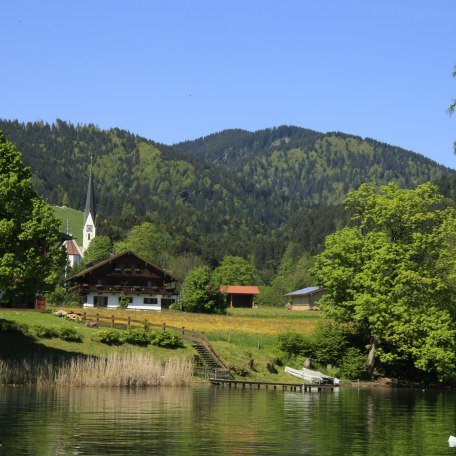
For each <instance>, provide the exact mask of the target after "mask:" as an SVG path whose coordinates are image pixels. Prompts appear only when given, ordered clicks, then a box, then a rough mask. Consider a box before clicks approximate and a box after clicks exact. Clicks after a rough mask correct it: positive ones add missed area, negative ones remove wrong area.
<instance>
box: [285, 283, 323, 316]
mask: <svg viewBox="0 0 456 456" xmlns="http://www.w3.org/2000/svg"><path fill="white" fill-rule="evenodd" d="M324 293H325V290H323V289H322V288H320V287H307V288H302V289H301V290H296V291H293V292H291V293H288V294H286V295H285V296H288V297H289V298H290V302H289V303H288V306H287V307H288V308H289V309H291V310H319V309H318V306H317V305H316V304H317V302H318V300H319V299H320V298H321V297H322V296H323V295H324Z"/></svg>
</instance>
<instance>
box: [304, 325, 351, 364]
mask: <svg viewBox="0 0 456 456" xmlns="http://www.w3.org/2000/svg"><path fill="white" fill-rule="evenodd" d="M311 337H312V344H313V347H314V348H313V350H312V357H313V358H315V359H316V360H317V361H318V362H319V363H321V364H328V363H337V362H338V361H339V360H340V359H342V356H343V355H344V353H345V348H346V346H347V337H346V332H345V330H344V328H343V327H342V326H340V325H337V324H334V323H330V324H326V325H322V326H319V327H318V328H317V329H316V330H315V332H314V334H313V335H312V336H311Z"/></svg>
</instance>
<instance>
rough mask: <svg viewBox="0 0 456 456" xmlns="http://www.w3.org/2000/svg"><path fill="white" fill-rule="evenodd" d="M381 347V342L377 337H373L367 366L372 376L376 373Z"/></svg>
mask: <svg viewBox="0 0 456 456" xmlns="http://www.w3.org/2000/svg"><path fill="white" fill-rule="evenodd" d="M379 345H380V340H378V338H377V336H373V337H372V341H371V347H370V349H369V353H368V355H367V366H368V369H369V373H370V374H372V372H373V371H374V366H375V360H376V352H377V348H378V346H379Z"/></svg>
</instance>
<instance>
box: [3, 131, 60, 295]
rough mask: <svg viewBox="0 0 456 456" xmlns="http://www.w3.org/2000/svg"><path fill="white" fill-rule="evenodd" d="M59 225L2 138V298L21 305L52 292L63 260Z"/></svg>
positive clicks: (28, 170)
mask: <svg viewBox="0 0 456 456" xmlns="http://www.w3.org/2000/svg"><path fill="white" fill-rule="evenodd" d="M59 229H60V221H59V220H58V219H57V218H56V217H55V216H54V213H53V211H52V208H51V207H50V206H48V205H47V204H46V203H45V202H44V200H43V199H42V198H40V197H39V196H38V194H37V193H36V192H35V190H34V189H33V187H32V179H31V172H30V169H29V168H28V167H26V166H24V164H23V162H22V155H21V154H20V153H19V152H17V151H16V149H15V148H14V146H13V145H12V144H11V143H10V142H9V141H7V140H6V139H5V138H4V136H3V134H2V133H1V132H0V293H1V294H2V296H1V299H2V300H3V301H13V302H21V301H22V302H24V301H26V300H30V299H32V298H33V297H34V295H35V294H36V293H44V292H46V291H48V290H52V289H53V288H54V287H55V283H56V281H57V277H58V275H59V272H60V270H63V267H64V265H65V261H66V256H65V252H64V250H63V248H62V247H61V246H60V245H59Z"/></svg>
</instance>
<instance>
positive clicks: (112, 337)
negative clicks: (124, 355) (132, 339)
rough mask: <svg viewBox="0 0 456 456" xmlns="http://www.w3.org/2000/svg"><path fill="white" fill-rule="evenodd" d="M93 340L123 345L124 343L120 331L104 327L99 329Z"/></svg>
mask: <svg viewBox="0 0 456 456" xmlns="http://www.w3.org/2000/svg"><path fill="white" fill-rule="evenodd" d="M92 340H95V341H97V342H101V343H102V344H106V345H122V344H123V343H124V341H123V339H122V337H121V334H120V332H119V331H114V330H112V329H104V330H101V331H97V332H96V333H95V334H94V335H93V336H92Z"/></svg>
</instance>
